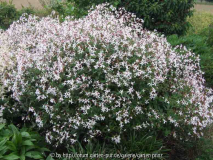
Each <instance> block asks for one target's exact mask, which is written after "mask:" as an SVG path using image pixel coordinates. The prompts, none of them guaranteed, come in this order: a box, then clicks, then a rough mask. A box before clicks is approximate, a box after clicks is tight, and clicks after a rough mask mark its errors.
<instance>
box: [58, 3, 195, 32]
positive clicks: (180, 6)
mask: <svg viewBox="0 0 213 160" xmlns="http://www.w3.org/2000/svg"><path fill="white" fill-rule="evenodd" d="M67 2H69V3H73V4H74V6H75V7H76V8H78V10H80V12H76V13H77V15H84V13H85V12H84V11H83V10H88V8H89V7H90V6H92V5H97V4H100V3H103V2H109V3H111V4H112V5H114V6H116V7H118V8H120V7H124V8H125V9H126V10H127V11H129V12H132V13H135V14H136V15H137V17H139V18H142V19H143V20H144V27H145V28H147V29H148V30H155V29H156V30H157V31H159V32H162V33H164V34H167V35H170V34H178V35H180V34H183V33H185V32H186V30H187V28H188V27H189V23H188V22H187V21H186V19H187V17H188V16H191V15H192V10H191V9H192V8H193V6H194V0H169V1H162V0H125V1H124V0H67ZM61 13H62V14H63V12H61Z"/></svg>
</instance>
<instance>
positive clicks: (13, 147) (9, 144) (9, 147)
mask: <svg viewBox="0 0 213 160" xmlns="http://www.w3.org/2000/svg"><path fill="white" fill-rule="evenodd" d="M6 144H7V146H8V149H9V150H11V151H16V150H17V147H16V145H15V144H14V143H13V142H11V141H8V142H7V143H6Z"/></svg>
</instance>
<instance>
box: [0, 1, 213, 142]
mask: <svg viewBox="0 0 213 160" xmlns="http://www.w3.org/2000/svg"><path fill="white" fill-rule="evenodd" d="M106 6H108V4H102V5H99V6H97V7H96V8H95V9H94V10H91V11H90V12H89V14H88V16H87V17H84V18H82V19H79V20H76V19H75V20H72V19H68V18H67V19H66V20H65V21H64V22H63V23H60V22H59V19H57V18H56V19H54V18H51V17H44V18H41V19H39V18H38V17H36V16H29V17H28V18H26V17H21V19H20V21H19V22H16V23H13V24H12V25H11V27H10V28H9V29H8V30H7V31H4V32H2V33H1V37H2V39H1V40H0V47H1V48H2V49H1V50H0V55H2V56H1V58H2V57H3V58H2V59H1V61H2V62H3V63H2V65H3V66H2V77H3V87H4V90H5V93H4V96H2V102H1V104H2V106H1V107H4V116H5V117H4V118H6V119H7V120H8V121H9V120H13V119H14V118H16V116H17V117H20V118H21V119H23V120H24V121H25V122H29V123H34V124H36V125H37V127H38V129H39V130H43V131H45V135H46V141H47V142H48V143H51V144H55V145H56V146H58V145H60V144H63V145H65V144H66V143H67V144H73V143H75V142H76V141H77V140H78V141H89V140H93V139H95V138H97V139H99V140H103V141H109V142H112V143H115V144H119V143H121V142H122V141H123V140H124V139H125V135H126V134H127V133H129V132H130V131H131V130H135V132H137V133H140V132H144V133H150V132H155V133H156V134H157V135H158V133H160V134H161V137H166V138H168V139H170V138H171V137H174V138H175V139H178V140H180V141H187V140H188V141H191V140H192V141H193V139H194V138H196V137H201V136H202V134H203V133H202V130H203V128H205V127H206V126H208V124H210V123H212V109H211V106H210V103H211V102H212V96H210V95H211V93H212V91H211V89H208V88H206V87H205V86H204V79H203V76H202V72H201V70H200V67H199V58H198V57H196V56H195V54H194V53H192V52H190V51H188V50H187V49H185V48H176V49H173V48H172V47H171V45H170V44H169V43H168V42H167V40H166V38H165V37H163V36H159V35H158V34H157V33H155V32H150V31H146V30H143V29H142V26H141V20H140V19H138V18H135V15H133V14H130V13H125V14H122V15H120V14H119V13H117V15H114V13H113V12H111V10H112V11H114V12H115V8H114V7H112V6H110V7H109V8H108V7H106ZM122 12H123V13H124V12H125V11H122ZM67 139H69V141H67Z"/></svg>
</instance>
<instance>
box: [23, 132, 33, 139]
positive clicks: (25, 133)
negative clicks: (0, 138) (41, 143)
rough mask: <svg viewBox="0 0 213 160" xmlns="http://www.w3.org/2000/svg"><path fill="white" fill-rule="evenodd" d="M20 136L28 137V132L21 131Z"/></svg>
mask: <svg viewBox="0 0 213 160" xmlns="http://www.w3.org/2000/svg"><path fill="white" fill-rule="evenodd" d="M21 136H22V137H26V138H30V137H31V136H30V134H29V133H28V132H21Z"/></svg>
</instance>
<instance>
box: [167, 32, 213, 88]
mask: <svg viewBox="0 0 213 160" xmlns="http://www.w3.org/2000/svg"><path fill="white" fill-rule="evenodd" d="M167 40H168V41H169V42H170V44H171V45H172V46H173V47H175V46H177V45H184V46H186V47H187V48H188V49H191V50H192V51H193V52H194V53H196V54H197V55H199V56H200V59H201V62H200V64H201V69H202V71H203V72H204V77H205V80H206V85H207V86H208V87H213V81H212V79H213V54H212V52H213V47H212V46H211V45H209V44H208V37H207V36H206V35H205V34H201V35H199V34H192V35H186V36H182V37H178V36H177V35H172V36H168V37H167Z"/></svg>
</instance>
